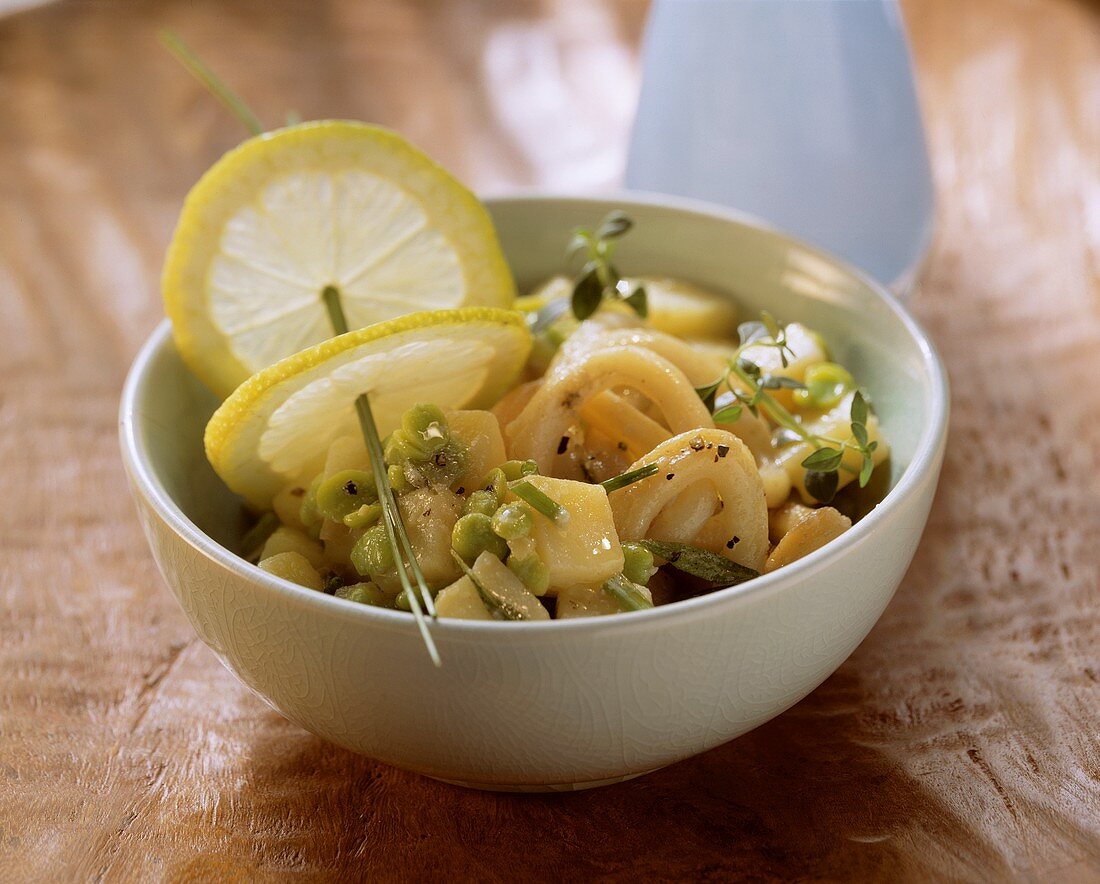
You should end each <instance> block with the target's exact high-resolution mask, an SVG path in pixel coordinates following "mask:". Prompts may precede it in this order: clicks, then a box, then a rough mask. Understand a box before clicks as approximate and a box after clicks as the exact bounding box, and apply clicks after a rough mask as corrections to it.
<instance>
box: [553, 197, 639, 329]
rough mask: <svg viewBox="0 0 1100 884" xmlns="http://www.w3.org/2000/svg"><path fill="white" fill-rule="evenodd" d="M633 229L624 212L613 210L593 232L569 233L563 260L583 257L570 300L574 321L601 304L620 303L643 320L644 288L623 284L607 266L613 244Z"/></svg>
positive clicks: (591, 312) (586, 316) (623, 281)
mask: <svg viewBox="0 0 1100 884" xmlns="http://www.w3.org/2000/svg"><path fill="white" fill-rule="evenodd" d="M633 226H634V222H633V221H631V220H630V218H629V217H627V215H626V213H625V212H623V211H621V210H619V209H616V210H614V211H612V212H609V213H608V214H607V215H606V216H605V217H604V219H603V220H602V221H601V222H600V223H599V226H598V227H596V229H595V230H592V229H590V228H588V227H578V228H576V229H575V230H574V231H573V239H572V240H571V241H570V243H569V247H568V248H567V249H566V257H569V258H571V257H573V256H574V255H578V254H583V255H584V256H585V262H584V266H583V267H582V268H581V271H580V273H579V274H578V275H577V278H576V280H575V281H574V283H573V295H572V298H571V299H570V304H571V306H572V308H573V315H574V316H576V317H577V319H581V320H583V319H588V317H589V316H591V315H592V314H593V313H595V312H596V311H597V310H598V309H599V307H600V304H602V303H603V302H604V301H622V302H623V303H625V304H627V305H629V306H630V308H631V309H632V310H633V311H634V312H635V313H637V314H638V315H639V316H641V317H642V318H643V319H644V318H645V317H646V315H647V314H648V313H649V303H648V300H647V298H646V291H645V286H643V285H640V284H637V283H635V284H631V283H629V282H627V281H626V280H625V279H623V278H622V277H621V276H620V275H619V271H618V270H617V269H616V268H615V265H614V264H613V263H611V257H612V254H613V253H614V251H615V244H616V241H617V240H618V239H619V238H620V237H622V236H623V235H624V234H626V233H627V232H628V231H629V230H630V228H631V227H633Z"/></svg>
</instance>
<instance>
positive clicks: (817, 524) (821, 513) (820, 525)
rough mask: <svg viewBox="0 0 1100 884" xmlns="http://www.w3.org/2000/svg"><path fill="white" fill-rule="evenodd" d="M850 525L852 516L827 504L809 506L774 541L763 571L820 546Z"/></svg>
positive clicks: (780, 565)
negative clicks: (776, 541)
mask: <svg viewBox="0 0 1100 884" xmlns="http://www.w3.org/2000/svg"><path fill="white" fill-rule="evenodd" d="M851 527H852V520H851V519H849V518H848V517H847V516H845V515H842V514H841V513H839V512H837V511H836V510H835V509H833V508H832V507H831V506H823V507H821V508H820V509H816V510H810V513H809V515H806V516H804V517H803V518H802V520H801V521H800V522H798V523H797V524H795V526H794V527H793V528H791V530H790V531H788V532H787V533H786V534H784V535H783V539H782V540H780V541H779V543H777V544H776V546H775V549H773V550H772V553H771V555H770V556H768V561H767V562H766V563H765V565H764V573H765V574H767V573H768V572H769V571H774V570H775V569H776V568H782V567H783V566H784V565H789V564H790V563H791V562H794V561H796V560H798V559H801V558H802V557H803V556H808V555H809V554H810V553H812V552H813V551H814V550H818V549H821V547H823V546H824V545H825V544H826V543H828V542H829V541H830V540H835V539H836V538H837V537H840V535H841V534H843V533H844V532H845V531H847V530H848V529H849V528H851Z"/></svg>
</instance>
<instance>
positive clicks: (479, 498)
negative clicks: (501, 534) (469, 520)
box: [463, 491, 500, 516]
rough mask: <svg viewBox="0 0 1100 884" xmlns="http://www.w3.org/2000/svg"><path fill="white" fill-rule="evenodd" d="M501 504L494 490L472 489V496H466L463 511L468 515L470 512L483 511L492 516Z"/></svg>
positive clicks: (482, 512)
mask: <svg viewBox="0 0 1100 884" xmlns="http://www.w3.org/2000/svg"><path fill="white" fill-rule="evenodd" d="M499 505H500V503H499V501H498V500H497V496H496V495H495V494H494V493H493V492H492V491H472V492H470V496H469V497H467V498H466V508H465V510H464V511H463V512H464V513H465V514H467V515H468V514H469V513H481V514H483V515H486V516H491V515H492V514H493V513H495V512H496V511H497V507H498V506H499Z"/></svg>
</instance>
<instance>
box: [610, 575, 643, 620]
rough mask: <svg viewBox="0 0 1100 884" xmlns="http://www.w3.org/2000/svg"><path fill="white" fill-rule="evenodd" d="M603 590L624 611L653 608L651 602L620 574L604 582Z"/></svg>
mask: <svg viewBox="0 0 1100 884" xmlns="http://www.w3.org/2000/svg"><path fill="white" fill-rule="evenodd" d="M603 588H604V592H606V593H608V594H609V595H610V596H611V597H612V598H614V599H615V601H617V602H618V603H619V606H620V607H622V608H623V609H624V610H627V611H644V610H646V609H648V608H652V607H653V602H651V601H650V600H649V599H647V598H646V597H645V596H644V595H642V593H641V592H640V591H639V589H638V587H637V586H635V585H634V584H633V583H631V582H630V581H629V580H627V579H626V577H624V576H623V575H622V574H616V575H615V576H614V577H612V578H610V579H609V580H606V581H605V582H604V585H603Z"/></svg>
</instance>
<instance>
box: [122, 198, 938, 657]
mask: <svg viewBox="0 0 1100 884" xmlns="http://www.w3.org/2000/svg"><path fill="white" fill-rule="evenodd" d="M484 202H485V203H486V205H487V206H489V207H490V208H491V207H492V206H495V205H502V204H517V203H531V202H534V203H547V202H550V203H587V204H590V205H593V206H600V207H602V208H604V209H610V208H614V207H620V208H621V207H625V208H627V209H629V208H630V206H632V205H635V206H645V207H648V208H658V209H668V210H672V211H674V212H681V213H687V214H691V215H696V216H704V217H705V218H708V219H711V220H714V221H720V222H723V223H733V224H736V225H740V226H744V227H749V228H753V229H755V230H757V231H760V232H763V233H765V234H768V235H769V236H774V237H778V238H779V239H782V240H784V241H785V242H786V243H787V244H788V245H792V246H795V247H797V248H799V249H802V250H805V251H807V252H809V253H810V254H812V255H815V256H816V257H818V258H820V259H822V260H823V261H825V262H827V263H829V264H830V265H831V266H833V267H834V268H835V269H837V270H839V271H840V272H842V273H844V274H846V275H848V276H850V277H854V278H855V279H856V280H857V281H858V282H860V283H862V284H863V285H864V286H865V287H866V288H868V289H870V290H871V292H872V293H873V294H874V295H875V296H876V297H877V298H879V299H880V300H881V301H883V302H884V304H885V306H886V308H887V309H888V310H889V311H890V312H891V313H892V314H893V316H894V318H895V319H896V320H897V321H898V322H899V323H900V324H901V325H902V327H903V328H904V329H905V331H906V333H907V334H908V335H909V336H910V337H911V339H912V340H913V341H914V342H915V344H916V346H917V350H918V352H919V353H920V355H921V358H922V363H923V368H924V370H925V372H926V377H927V379H928V381H927V385H926V387H925V388H924V389H923V390H922V395H923V397H924V398H925V400H926V403H927V406H928V411H929V420H928V421H927V422H926V424H925V426H924V428H923V430H922V432H921V435H920V437H919V439H918V441H917V445H916V447H915V449H914V452H913V456H912V459H911V460H910V463H909V464H908V466H907V467H906V468H905V471H904V472H903V473H902V475H901V477H900V478H899V480H898V482H897V484H896V485H895V486H894V487H893V488H891V489H890V491H889V492H888V493H887V494H886V496H885V497H884V498H883V500H882V501H881V502H880V503H879V504H878V505H877V506H876V507H875V508H874V509H873V510H872V511H871V512H870V513H868V514H867V515H866V516H864V517H863V518H862V519H860V521H859V522H857V523H856V524H855V525H853V526H852V528H851V529H849V530H848V531H846V532H845V533H844V534H843V535H842V536H841V537H839V538H837V539H835V540H833V541H831V542H830V543H828V544H826V545H825V546H824V547H822V548H820V549H818V550H815V551H814V552H812V553H810V554H809V555H807V556H805V557H803V558H801V559H799V560H798V561H795V562H792V563H791V564H789V565H787V566H785V567H783V568H782V569H779V570H777V571H773V572H771V573H770V574H761V575H760V576H759V577H756V578H754V579H753V580H750V581H747V582H746V583H742V584H740V585H738V586H731V587H726V588H724V589H718V590H715V591H714V592H711V593H706V594H704V595H700V596H696V597H694V598H690V599H684V600H682V601H678V602H673V603H671V604H668V605H661V606H659V607H655V608H652V609H649V610H645V611H636V612H631V614H630V616H628V617H584V618H576V619H567V620H554V619H552V620H544V621H534V622H519V623H515V622H508V623H505V622H497V621H483V620H456V619H447V618H444V619H438V620H434V621H430V625H431V629H432V632H433V634H435V635H436V636H437V637H438V638H442V639H446V640H447V641H453V640H460V641H461V640H466V641H478V640H480V639H482V638H483V637H490V636H491V637H492V638H493V640H496V641H499V640H501V639H503V638H504V637H505V636H506V635H512V636H519V635H522V636H524V640H525V641H526V640H529V639H534V638H536V637H537V636H540V635H542V636H546V637H550V638H564V637H565V635H566V634H570V635H572V634H577V633H591V632H604V631H609V632H612V631H613V632H619V633H622V632H623V631H624V630H629V629H635V630H637V629H642V628H646V629H648V628H651V627H658V628H659V627H660V626H662V625H666V624H668V623H669V622H670V621H675V620H682V619H689V618H690V619H693V618H695V617H698V616H706V615H708V614H711V613H714V609H715V608H719V607H722V606H725V605H730V606H735V605H738V604H740V603H741V602H743V601H745V600H747V599H750V598H752V599H755V598H758V597H760V596H761V595H763V594H770V593H772V592H778V591H781V590H782V589H783V588H784V587H785V586H790V585H794V584H797V583H801V582H803V581H804V580H807V579H811V578H812V577H813V576H814V575H815V574H818V573H820V572H822V571H823V570H825V569H827V568H829V567H830V565H832V564H833V563H835V562H836V561H837V560H839V559H840V558H842V557H843V556H845V555H847V554H848V552H849V551H851V550H852V548H853V547H855V546H857V545H862V543H863V541H864V540H866V539H867V538H868V537H869V536H870V535H872V533H873V532H874V531H875V529H876V528H877V527H878V525H879V524H880V523H884V522H886V521H887V520H888V519H889V518H890V517H891V516H892V515H893V514H894V513H895V511H897V510H899V509H901V508H902V506H903V505H904V504H905V503H906V502H907V501H908V500H909V499H910V498H912V497H913V496H914V495H915V494H916V493H917V492H918V491H919V489H920V487H921V485H922V483H923V480H924V479H925V478H926V477H927V475H928V473H929V472H930V471H934V470H935V469H936V464H937V462H938V460H939V457H940V455H941V453H942V449H943V447H944V444H945V442H946V437H947V424H948V414H949V406H950V397H949V389H948V380H947V372H946V370H945V368H944V365H943V362H942V360H941V359H940V357H939V354H938V353H937V351H936V348H935V345H934V344H933V343H932V341H931V340H930V339H929V337H928V335H927V334H926V332H925V331H924V330H923V329H922V328H921V326H920V324H919V323H918V322H917V320H916V319H915V318H914V317H913V316H912V315H910V313H909V312H908V310H906V309H905V308H904V307H903V306H902V305H901V304H900V303H899V302H898V301H897V299H896V298H895V297H894V296H893V295H892V294H890V292H889V291H888V290H887V289H886V288H885V287H884V286H883V285H881V284H880V283H879V282H877V281H876V280H874V279H873V278H871V277H870V276H868V275H867V274H866V273H864V272H863V271H861V270H859V269H858V268H856V267H853V266H851V265H850V264H848V263H847V262H845V261H844V260H842V259H841V258H838V257H836V256H835V255H833V254H831V253H829V252H827V251H825V250H823V249H821V248H820V247H818V246H815V245H813V244H811V243H807V242H805V241H803V240H800V239H799V238H797V237H794V236H791V235H789V234H787V233H784V232H783V231H781V230H779V229H777V228H776V227H774V226H772V225H770V224H768V223H767V222H764V221H761V220H760V219H758V218H755V217H753V216H752V215H749V214H747V213H744V212H740V211H737V210H734V209H728V208H726V207H723V206H718V205H714V204H711V203H707V202H704V201H701V200H695V199H689V198H684V197H672V196H666V195H664V194H649V193H641V192H637V191H612V192H607V193H596V194H572V193H564V192H555V191H546V190H536V189H522V190H518V191H516V192H512V193H509V194H506V195H494V196H489V197H485V198H484ZM171 342H172V335H171V323H170V322H169V320H167V319H164V320H162V321H161V322H160V323H159V324H158V325H157V327H156V328H155V329H154V331H153V332H152V334H151V335H150V336H149V338H148V339H147V340H146V341H145V343H144V344H143V345H142V347H141V349H140V351H139V352H138V354H137V356H136V357H135V358H134V361H133V363H132V365H131V367H130V370H129V372H128V373H127V376H126V381H125V383H124V385H123V389H122V395H121V399H120V403H119V441H120V447H121V450H122V456H123V463H124V465H125V467H126V471H127V473H128V475H129V477H130V480H131V487H132V489H133V492H134V493H135V494H140V495H141V497H142V498H143V499H144V500H145V501H146V502H147V503H148V504H149V506H150V507H151V508H152V509H153V510H154V511H155V512H156V513H157V515H158V516H159V517H160V518H161V519H162V520H163V521H164V522H165V523H166V524H167V525H168V526H169V527H170V528H171V529H172V530H173V531H174V532H175V533H176V535H178V536H179V537H180V538H181V539H182V540H183V541H185V542H186V543H187V544H188V545H189V546H192V547H194V548H195V549H196V550H197V551H198V552H200V553H202V554H203V555H204V556H205V557H206V558H208V559H210V560H212V561H213V562H215V563H216V564H218V565H220V566H221V567H223V568H225V569H227V570H229V571H231V572H233V573H234V574H236V575H237V576H238V577H240V578H242V579H244V580H248V581H250V582H252V583H258V584H260V585H262V586H264V587H265V588H266V589H267V590H269V591H271V592H273V593H275V594H277V595H279V596H281V597H282V598H283V600H284V601H285V602H291V603H296V604H298V605H300V606H302V607H305V608H310V609H319V610H321V611H324V612H326V613H328V614H329V615H333V616H336V617H338V618H339V619H346V620H350V621H357V622H361V623H363V624H365V625H366V624H369V625H370V626H372V627H383V628H389V629H391V630H395V631H400V632H405V633H407V634H408V635H409V636H410V637H417V640H419V639H418V631H417V627H416V621H415V620H414V618H413V617H412V616H411V615H409V614H408V613H406V612H404V611H396V610H389V609H386V608H376V607H373V606H370V605H362V604H357V603H355V602H351V601H347V600H345V599H339V598H336V597H335V596H330V595H327V594H325V593H319V592H316V591H315V590H311V589H308V588H306V587H303V586H299V585H298V584H295V583H291V582H290V581H287V580H284V579H282V578H280V577H275V576H274V575H272V574H268V573H267V572H265V571H262V570H260V568H258V567H257V566H256V565H253V564H251V563H250V562H248V561H246V560H245V559H243V558H241V557H240V556H238V555H237V554H236V553H234V552H232V551H231V550H229V549H227V548H226V547H224V546H222V545H221V544H219V543H218V542H217V541H215V540H214V539H213V538H211V537H209V536H208V535H207V534H206V533H205V532H203V531H202V530H201V529H200V528H199V527H198V526H197V525H195V523H194V522H192V521H191V520H190V518H188V516H187V515H186V514H184V512H183V511H182V510H181V509H180V507H179V506H178V505H177V504H176V502H175V500H173V499H172V497H171V496H170V495H169V494H168V492H167V490H166V489H165V488H164V486H163V484H162V483H161V482H160V480H159V479H158V478H157V476H156V474H155V472H154V470H153V469H152V467H151V465H150V462H149V458H148V457H147V451H146V449H145V446H144V444H143V442H142V439H141V434H140V432H139V427H140V424H141V419H142V415H141V413H140V409H139V407H138V405H139V401H140V399H141V394H142V390H143V388H144V385H145V381H146V378H147V374H148V370H149V367H150V365H151V364H152V363H153V361H154V360H155V359H156V358H157V357H158V356H159V354H160V352H161V350H162V349H163V348H165V347H166V346H171Z"/></svg>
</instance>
